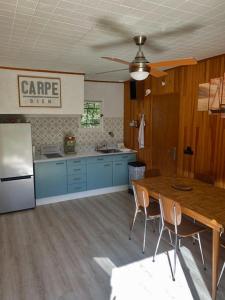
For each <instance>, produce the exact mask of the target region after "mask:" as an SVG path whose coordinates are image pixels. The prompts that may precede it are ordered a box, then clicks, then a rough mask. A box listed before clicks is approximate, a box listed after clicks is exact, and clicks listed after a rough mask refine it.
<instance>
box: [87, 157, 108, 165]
mask: <svg viewBox="0 0 225 300" xmlns="http://www.w3.org/2000/svg"><path fill="white" fill-rule="evenodd" d="M110 161H113V157H112V155H99V156H94V157H88V158H87V163H88V164H96V163H104V162H110Z"/></svg>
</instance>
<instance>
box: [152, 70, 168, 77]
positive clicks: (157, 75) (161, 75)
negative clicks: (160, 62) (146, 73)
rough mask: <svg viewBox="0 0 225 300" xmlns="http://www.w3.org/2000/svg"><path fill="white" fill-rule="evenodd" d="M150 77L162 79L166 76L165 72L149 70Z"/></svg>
mask: <svg viewBox="0 0 225 300" xmlns="http://www.w3.org/2000/svg"><path fill="white" fill-rule="evenodd" d="M150 75H152V76H153V77H156V78H159V77H164V76H166V75H168V74H167V73H166V72H164V71H161V70H158V69H156V68H151V71H150Z"/></svg>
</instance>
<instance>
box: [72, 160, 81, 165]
mask: <svg viewBox="0 0 225 300" xmlns="http://www.w3.org/2000/svg"><path fill="white" fill-rule="evenodd" d="M73 163H74V164H79V163H81V161H80V160H74V161H73Z"/></svg>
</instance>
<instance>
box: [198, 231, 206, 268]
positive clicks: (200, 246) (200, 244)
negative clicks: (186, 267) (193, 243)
mask: <svg viewBox="0 0 225 300" xmlns="http://www.w3.org/2000/svg"><path fill="white" fill-rule="evenodd" d="M197 237H198V244H199V249H200V252H201V257H202V264H203V266H204V269H205V270H206V266H205V260H204V256H203V252H202V243H201V238H200V234H199V233H197Z"/></svg>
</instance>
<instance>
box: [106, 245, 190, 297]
mask: <svg viewBox="0 0 225 300" xmlns="http://www.w3.org/2000/svg"><path fill="white" fill-rule="evenodd" d="M169 252H170V253H169V254H170V257H172V255H173V250H171V251H169ZM111 287H112V294H111V298H110V299H111V300H114V299H115V300H127V299H129V300H137V299H141V300H149V299H166V300H170V299H171V300H180V299H182V300H192V299H193V297H192V294H191V292H190V289H189V286H188V283H187V281H186V278H185V275H184V272H183V270H182V268H181V265H180V262H179V259H177V271H176V281H175V282H174V281H172V278H171V272H170V267H169V263H168V258H167V255H166V254H165V253H162V254H158V255H157V257H156V261H155V262H152V257H150V258H146V259H143V260H140V261H137V262H134V263H131V264H129V265H126V266H122V267H118V268H114V269H113V270H112V277H111Z"/></svg>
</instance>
